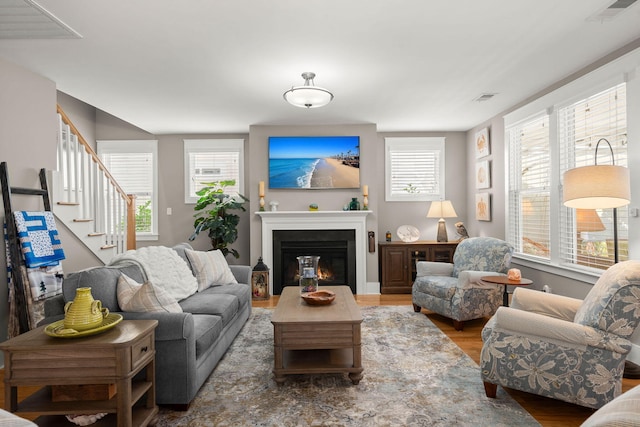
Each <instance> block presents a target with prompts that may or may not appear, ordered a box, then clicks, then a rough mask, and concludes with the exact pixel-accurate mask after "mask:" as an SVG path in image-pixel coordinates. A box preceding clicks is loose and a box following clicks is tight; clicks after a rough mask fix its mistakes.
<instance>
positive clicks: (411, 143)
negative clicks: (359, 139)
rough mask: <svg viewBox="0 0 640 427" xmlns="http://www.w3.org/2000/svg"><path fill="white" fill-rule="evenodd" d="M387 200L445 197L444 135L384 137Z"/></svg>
mask: <svg viewBox="0 0 640 427" xmlns="http://www.w3.org/2000/svg"><path fill="white" fill-rule="evenodd" d="M385 147H386V148H385V151H386V200H387V201H409V200H412V201H426V200H439V199H441V198H444V138H411V137H407V138H385Z"/></svg>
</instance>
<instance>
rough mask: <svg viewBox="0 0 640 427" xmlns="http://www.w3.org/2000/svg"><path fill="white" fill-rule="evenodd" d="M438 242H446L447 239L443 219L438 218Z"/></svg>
mask: <svg viewBox="0 0 640 427" xmlns="http://www.w3.org/2000/svg"><path fill="white" fill-rule="evenodd" d="M437 239H438V242H448V241H449V238H448V237H447V225H446V224H445V222H444V218H440V220H439V221H438V237H437Z"/></svg>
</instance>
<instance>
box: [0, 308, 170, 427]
mask: <svg viewBox="0 0 640 427" xmlns="http://www.w3.org/2000/svg"><path fill="white" fill-rule="evenodd" d="M157 325H158V321H157V320H123V321H122V322H120V323H119V324H118V325H116V326H115V327H113V329H110V330H108V331H106V332H103V333H100V334H97V335H91V336H87V337H82V338H53V337H50V336H48V335H46V334H45V333H44V326H41V327H39V328H36V329H34V330H31V331H29V332H26V333H24V334H22V335H19V336H17V337H15V338H12V339H10V340H8V341H5V342H3V343H0V350H2V351H4V366H5V378H4V382H5V409H6V410H7V411H11V412H15V413H18V414H19V413H26V412H29V413H38V414H42V416H41V417H39V418H38V419H37V420H36V423H37V424H38V425H39V426H58V425H60V423H61V422H67V421H66V419H64V417H61V416H62V415H66V414H96V413H103V412H106V413H108V415H107V416H106V417H104V418H102V419H101V420H99V421H98V422H97V423H95V424H92V426H118V427H131V426H146V425H148V424H149V422H150V421H151V420H152V419H153V418H154V417H155V415H156V414H157V413H158V407H157V406H156V402H155V401H156V393H155V328H156V326H157ZM143 369H144V370H146V376H145V377H144V379H142V380H136V381H134V380H133V378H134V376H135V375H136V374H137V373H138V372H140V371H142V370H143ZM89 384H115V385H116V393H115V396H113V397H112V398H110V399H104V400H75V401H59V402H54V401H52V398H51V395H52V393H51V386H52V385H89ZM19 386H43V388H42V389H40V390H38V391H37V392H35V393H34V394H32V395H31V396H29V397H27V398H26V399H24V400H23V401H21V402H18V387H19ZM145 396H146V398H145V399H144V400H142V401H141V404H137V405H135V406H134V404H136V402H138V401H140V400H141V399H142V398H143V397H145Z"/></svg>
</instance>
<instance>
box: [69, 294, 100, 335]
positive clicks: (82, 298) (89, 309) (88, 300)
mask: <svg viewBox="0 0 640 427" xmlns="http://www.w3.org/2000/svg"><path fill="white" fill-rule="evenodd" d="M108 315H109V309H107V308H103V307H102V302H101V301H100V300H94V299H93V296H92V295H91V288H78V289H76V297H75V298H74V300H73V301H69V302H68V303H66V304H65V305H64V327H65V328H66V329H75V330H76V331H86V330H88V329H95V328H97V327H99V326H101V325H102V321H103V319H104V318H105V317H107V316H108Z"/></svg>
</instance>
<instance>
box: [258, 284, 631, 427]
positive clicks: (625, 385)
mask: <svg viewBox="0 0 640 427" xmlns="http://www.w3.org/2000/svg"><path fill="white" fill-rule="evenodd" d="M277 300H278V297H272V298H271V299H270V300H268V301H254V303H253V305H254V307H275V306H276V305H277ZM356 301H357V302H358V304H359V305H361V306H367V305H405V306H407V310H413V307H412V306H411V295H356ZM422 312H423V313H424V315H425V316H427V317H428V318H429V319H430V320H431V321H432V322H433V323H434V324H435V325H436V326H438V328H440V330H442V332H444V333H445V334H446V335H447V336H448V337H449V338H451V340H453V341H454V342H455V343H456V344H457V345H458V346H459V347H460V348H461V349H462V351H464V352H465V353H466V354H468V355H469V357H471V358H472V359H473V360H474V361H475V362H476V363H479V362H480V351H481V350H482V339H481V337H480V333H481V331H482V328H483V326H484V324H485V323H486V322H487V320H489V319H478V320H473V321H470V322H465V326H464V330H463V331H456V330H455V329H454V328H453V324H452V322H451V320H449V319H446V318H444V317H442V316H440V315H438V314H435V313H430V312H428V311H426V310H424V309H423V310H422ZM636 385H640V380H631V379H626V378H625V379H624V380H623V382H622V391H623V392H624V391H627V390H629V389H630V388H633V387H634V386H636ZM507 392H508V393H509V394H510V395H511V396H512V397H513V398H514V399H515V400H516V401H517V402H518V403H520V405H522V407H523V408H524V409H525V410H526V411H527V412H529V413H530V414H531V415H532V416H533V417H534V418H535V419H536V420H537V421H538V422H539V423H540V424H541V425H542V426H544V427H572V426H580V424H582V423H583V422H584V420H586V419H587V418H588V417H589V416H590V415H591V414H592V413H593V412H594V410H592V409H589V408H584V407H582V406H578V405H573V404H570V403H565V402H561V401H559V400H554V399H549V398H546V397H541V396H536V395H532V394H529V393H524V392H520V391H517V390H507ZM482 393H483V394H484V392H482Z"/></svg>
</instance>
